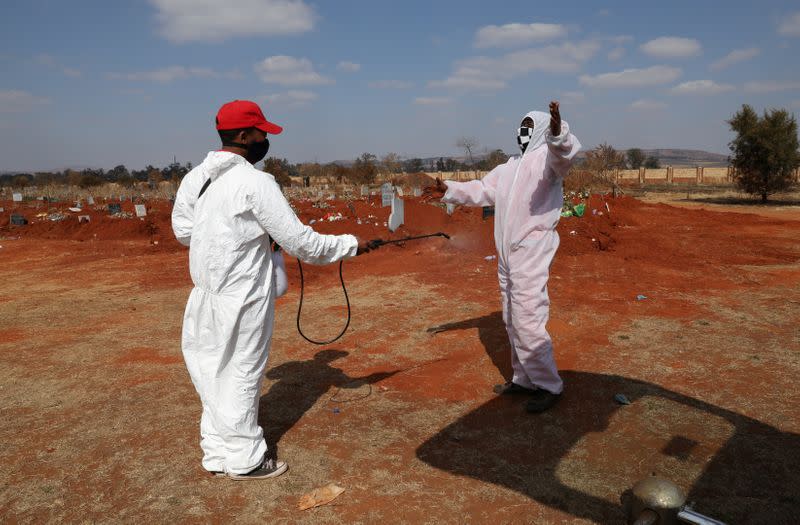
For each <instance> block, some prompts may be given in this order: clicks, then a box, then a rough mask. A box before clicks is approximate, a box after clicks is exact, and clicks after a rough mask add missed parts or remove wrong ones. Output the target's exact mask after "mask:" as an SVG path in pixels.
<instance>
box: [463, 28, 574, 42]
mask: <svg viewBox="0 0 800 525" xmlns="http://www.w3.org/2000/svg"><path fill="white" fill-rule="evenodd" d="M566 34H567V28H566V27H564V26H563V25H561V24H505V25H502V26H495V25H490V26H485V27H482V28H480V29H478V32H477V33H476V34H475V47H478V48H487V47H514V46H524V45H526V44H530V43H531V42H541V41H543V40H552V39H554V38H560V37H562V36H565V35H566Z"/></svg>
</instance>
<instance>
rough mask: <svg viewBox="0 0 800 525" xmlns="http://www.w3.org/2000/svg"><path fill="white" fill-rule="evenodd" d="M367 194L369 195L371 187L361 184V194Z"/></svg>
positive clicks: (363, 195)
mask: <svg viewBox="0 0 800 525" xmlns="http://www.w3.org/2000/svg"><path fill="white" fill-rule="evenodd" d="M367 195H369V187H368V186H361V196H362V197H366V196H367Z"/></svg>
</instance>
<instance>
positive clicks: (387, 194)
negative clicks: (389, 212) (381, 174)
mask: <svg viewBox="0 0 800 525" xmlns="http://www.w3.org/2000/svg"><path fill="white" fill-rule="evenodd" d="M393 196H394V193H393V192H392V185H391V184H389V183H388V182H385V183H384V184H383V185H382V186H381V208H385V207H386V206H391V205H392V197H393Z"/></svg>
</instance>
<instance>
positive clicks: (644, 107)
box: [630, 98, 667, 111]
mask: <svg viewBox="0 0 800 525" xmlns="http://www.w3.org/2000/svg"><path fill="white" fill-rule="evenodd" d="M666 108H667V105H666V104H664V103H663V102H659V101H657V100H649V99H646V98H643V99H639V100H637V101H635V102H633V103H632V104H631V105H630V109H634V110H636V111H660V110H662V109H666Z"/></svg>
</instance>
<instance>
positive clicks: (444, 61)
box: [0, 0, 800, 171]
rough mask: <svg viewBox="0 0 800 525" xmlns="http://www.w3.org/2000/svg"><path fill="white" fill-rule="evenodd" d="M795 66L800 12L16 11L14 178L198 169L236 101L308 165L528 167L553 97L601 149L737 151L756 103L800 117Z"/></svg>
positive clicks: (387, 5)
mask: <svg viewBox="0 0 800 525" xmlns="http://www.w3.org/2000/svg"><path fill="white" fill-rule="evenodd" d="M798 52H800V5H799V4H798V3H797V2H796V1H794V2H789V1H771V0H762V1H760V2H738V1H737V2H735V1H726V2H711V1H705V0H694V1H691V2H682V1H672V2H660V3H658V5H655V4H654V3H651V2H641V1H635V2H633V1H631V2H629V1H616V2H615V1H608V2H605V3H599V2H591V1H577V0H576V1H572V2H563V3H558V2H525V3H520V2H491V3H490V2H486V1H459V2H451V1H444V0H441V1H435V2H434V1H430V0H429V1H409V0H406V1H402V2H384V1H379V0H373V1H347V0H340V1H336V2H333V1H328V2H317V3H311V2H308V1H299V0H298V1H295V0H240V1H238V2H222V1H220V0H150V1H146V0H142V1H138V2H134V1H122V0H120V1H118V2H109V1H107V0H106V1H103V2H100V1H72V2H65V1H60V0H28V1H26V2H3V3H2V4H0V68H2V69H0V70H1V71H2V76H0V171H4V170H47V169H59V168H64V167H68V166H98V167H104V168H110V167H113V166H114V165H116V164H119V163H123V164H125V165H126V166H128V167H129V168H134V169H138V168H141V167H143V166H144V165H146V164H153V165H156V166H163V165H165V164H167V163H169V162H171V161H172V158H173V156H176V157H177V159H178V160H179V161H180V162H187V161H191V162H193V163H195V164H196V163H198V162H199V161H201V160H202V159H203V157H204V156H205V154H206V152H207V151H209V150H210V149H214V148H215V147H216V145H217V136H216V133H215V130H214V127H213V120H214V115H215V113H216V110H217V109H218V108H219V106H220V105H221V104H222V103H224V102H226V101H228V100H232V99H236V98H247V99H253V100H256V101H258V102H259V103H260V104H261V105H262V108H263V109H264V112H265V113H266V115H267V118H269V119H270V120H273V121H275V122H277V123H278V124H281V125H283V126H284V128H285V131H284V133H283V134H281V135H279V136H276V137H272V148H271V150H270V154H271V155H276V156H281V157H287V158H288V159H289V160H290V161H293V162H300V161H313V160H317V161H320V162H327V161H332V160H337V159H348V158H353V157H355V156H357V155H359V154H361V153H363V152H371V153H375V154H377V155H378V156H382V155H384V154H386V153H388V152H396V153H399V154H400V155H402V156H406V157H414V156H420V157H425V156H433V155H448V154H449V155H458V154H461V152H460V151H459V150H458V148H457V147H456V146H455V142H456V140H457V138H458V137H460V136H472V137H475V138H477V139H478V141H479V143H480V145H481V147H480V149H481V150H483V149H485V148H486V149H494V148H503V149H504V150H506V151H508V152H513V151H514V149H515V147H516V142H515V130H516V127H517V125H518V122H519V120H520V119H521V117H522V115H524V114H525V113H526V112H527V111H529V110H532V109H545V108H546V107H547V102H548V101H549V100H551V99H558V100H560V101H561V103H562V113H563V116H564V118H565V119H566V120H568V121H569V122H570V125H571V127H572V130H573V132H574V133H575V134H576V135H577V136H578V137H579V139H580V140H581V142H582V143H583V144H584V146H585V147H592V146H594V145H596V144H598V143H600V142H604V141H606V142H609V143H610V144H612V145H614V146H616V147H618V148H629V147H642V148H656V147H661V148H691V149H704V150H708V151H713V152H718V153H727V143H728V142H729V140H730V139H731V135H730V133H729V131H728V128H727V125H726V124H725V120H726V119H728V118H730V116H731V115H732V114H733V113H734V112H735V111H736V110H737V109H738V108H739V107H740V106H741V104H743V103H748V104H751V105H753V106H754V107H756V108H757V109H759V110H762V109H764V108H769V107H784V108H787V109H790V110H791V111H793V112H795V113H800V59H798Z"/></svg>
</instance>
